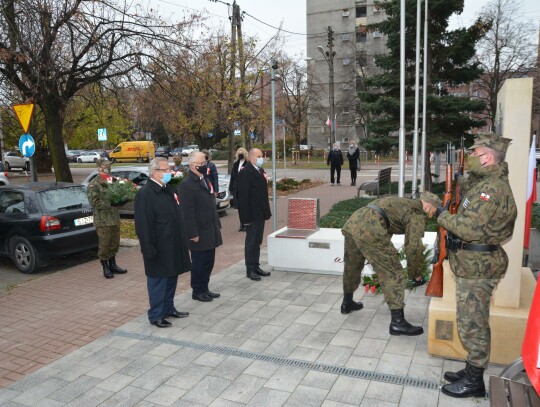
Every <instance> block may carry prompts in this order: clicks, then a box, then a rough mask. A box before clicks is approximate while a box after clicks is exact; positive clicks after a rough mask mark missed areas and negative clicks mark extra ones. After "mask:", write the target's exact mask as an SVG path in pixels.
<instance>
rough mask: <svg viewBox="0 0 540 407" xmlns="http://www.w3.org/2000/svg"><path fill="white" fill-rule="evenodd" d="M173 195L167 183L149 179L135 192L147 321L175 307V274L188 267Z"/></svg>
mask: <svg viewBox="0 0 540 407" xmlns="http://www.w3.org/2000/svg"><path fill="white" fill-rule="evenodd" d="M175 195H176V194H175V193H174V191H173V190H172V188H171V187H170V186H169V185H167V186H165V187H161V186H160V185H159V184H158V183H157V182H155V181H153V180H151V179H150V180H148V182H147V183H146V184H145V185H144V186H143V187H142V188H141V189H140V190H139V192H137V195H136V196H135V230H136V232H137V236H138V238H139V242H140V245H141V252H142V255H143V261H144V272H145V274H146V276H147V285H148V298H149V301H150V309H149V310H148V319H149V320H150V322H155V321H158V320H161V319H163V318H165V317H166V316H167V315H170V314H172V313H173V312H174V311H175V308H174V293H175V291H176V283H177V280H178V276H179V275H180V274H182V273H185V272H187V271H189V270H191V261H190V258H189V252H188V242H187V236H186V228H185V225H184V218H183V215H182V209H181V208H180V205H179V202H178V200H177V196H175Z"/></svg>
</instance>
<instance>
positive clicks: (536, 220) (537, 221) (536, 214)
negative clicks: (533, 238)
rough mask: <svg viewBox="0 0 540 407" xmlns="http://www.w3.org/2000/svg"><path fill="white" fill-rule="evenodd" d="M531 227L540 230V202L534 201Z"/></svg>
mask: <svg viewBox="0 0 540 407" xmlns="http://www.w3.org/2000/svg"><path fill="white" fill-rule="evenodd" d="M531 227H532V228H536V229H538V230H540V204H539V203H538V202H535V203H533V207H532V217H531Z"/></svg>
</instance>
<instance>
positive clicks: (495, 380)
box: [489, 376, 540, 407]
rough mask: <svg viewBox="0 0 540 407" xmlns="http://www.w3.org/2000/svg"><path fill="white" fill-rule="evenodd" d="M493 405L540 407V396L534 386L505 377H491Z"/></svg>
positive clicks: (490, 391) (490, 387) (490, 395)
mask: <svg viewBox="0 0 540 407" xmlns="http://www.w3.org/2000/svg"><path fill="white" fill-rule="evenodd" d="M489 399H490V402H491V407H540V397H538V394H537V393H536V390H534V387H532V386H530V385H528V384H525V383H520V382H515V381H513V380H510V379H506V378H504V377H498V376H491V377H490V378H489Z"/></svg>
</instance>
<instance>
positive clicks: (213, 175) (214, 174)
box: [189, 150, 219, 197]
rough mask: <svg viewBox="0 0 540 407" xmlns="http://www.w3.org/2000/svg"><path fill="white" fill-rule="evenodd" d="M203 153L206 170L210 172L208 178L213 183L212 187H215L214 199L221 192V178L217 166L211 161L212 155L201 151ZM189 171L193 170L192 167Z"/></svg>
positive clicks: (206, 151) (207, 174)
mask: <svg viewBox="0 0 540 407" xmlns="http://www.w3.org/2000/svg"><path fill="white" fill-rule="evenodd" d="M201 153H203V154H204V157H205V159H206V168H207V171H208V172H207V173H206V174H205V175H206V178H207V179H208V181H210V182H211V183H212V186H213V187H214V197H217V194H218V192H219V177H218V170H217V167H216V164H214V163H213V162H212V161H210V160H211V159H212V154H210V152H209V151H208V150H201ZM189 169H190V170H191V165H190V166H189Z"/></svg>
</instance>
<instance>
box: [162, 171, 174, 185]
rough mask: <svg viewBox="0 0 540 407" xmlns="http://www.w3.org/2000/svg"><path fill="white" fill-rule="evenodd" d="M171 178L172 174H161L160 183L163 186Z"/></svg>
mask: <svg viewBox="0 0 540 407" xmlns="http://www.w3.org/2000/svg"><path fill="white" fill-rule="evenodd" d="M171 178H172V174H171V173H170V172H166V173H164V174H163V177H161V182H163V183H164V184H166V183H168V182H169V181H170V180H171Z"/></svg>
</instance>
